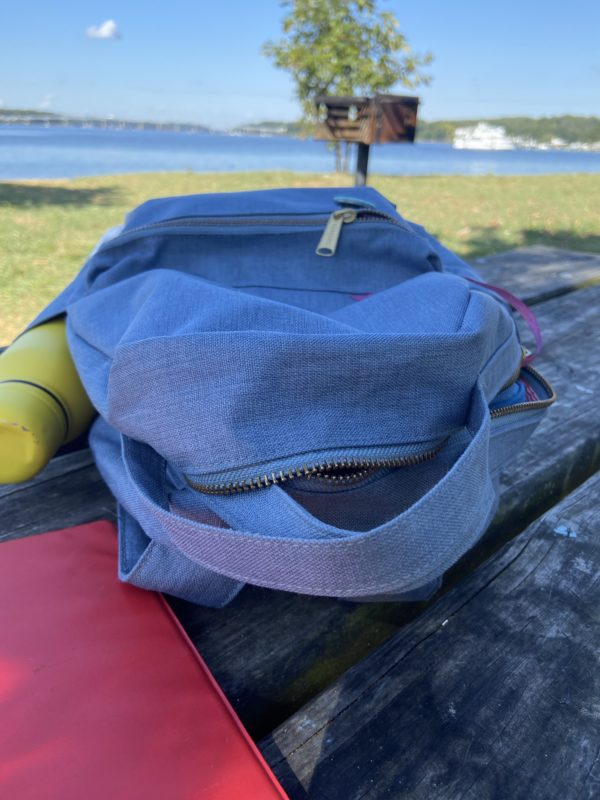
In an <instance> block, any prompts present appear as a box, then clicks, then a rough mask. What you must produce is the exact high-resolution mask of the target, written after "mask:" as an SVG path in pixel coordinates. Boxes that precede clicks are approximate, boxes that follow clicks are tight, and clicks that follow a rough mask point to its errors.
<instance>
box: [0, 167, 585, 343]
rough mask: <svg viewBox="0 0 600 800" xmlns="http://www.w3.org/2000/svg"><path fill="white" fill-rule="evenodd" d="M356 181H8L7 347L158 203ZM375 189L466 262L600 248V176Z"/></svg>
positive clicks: (282, 175) (422, 182) (146, 177)
mask: <svg viewBox="0 0 600 800" xmlns="http://www.w3.org/2000/svg"><path fill="white" fill-rule="evenodd" d="M351 183H352V181H351V178H350V177H347V176H346V177H342V178H340V176H338V175H333V174H328V175H310V174H305V173H291V172H255V173H252V172H248V173H218V174H194V173H151V174H134V175H115V176H103V177H97V178H78V179H75V180H55V181H20V182H18V183H12V182H11V183H0V287H1V288H0V343H6V342H8V341H10V340H11V339H12V338H13V337H14V336H15V335H16V333H18V331H19V330H21V329H22V328H23V326H24V325H26V324H27V322H28V321H29V320H30V319H32V318H33V317H34V316H35V315H36V313H37V312H38V311H39V310H40V309H41V308H43V306H44V305H45V304H46V303H47V302H48V301H49V300H51V299H52V298H53V297H54V296H55V295H56V294H57V293H58V292H59V291H60V290H61V289H62V288H63V287H64V286H65V285H66V284H67V283H68V282H69V281H70V280H71V278H72V277H73V276H74V275H75V274H76V272H77V271H78V269H79V268H80V267H81V265H82V263H83V262H84V260H85V257H86V254H87V253H88V252H89V250H90V249H91V248H92V247H93V245H94V243H95V242H96V240H97V239H98V238H99V237H100V235H101V234H102V232H103V231H104V230H105V229H106V228H108V227H110V226H112V225H116V224H118V223H119V222H120V221H121V220H122V218H123V216H124V215H125V214H126V213H127V211H129V210H130V209H131V208H132V207H134V206H136V205H138V204H139V203H141V202H143V201H144V200H147V199H148V198H150V197H159V196H165V195H176V194H188V193H195V192H220V191H243V190H246V189H266V188H275V187H283V186H337V185H345V186H349V185H351ZM371 183H372V185H373V186H375V187H376V188H377V189H379V190H380V191H381V192H383V193H384V194H385V195H386V196H387V197H389V198H390V199H391V200H392V201H393V202H394V203H396V204H397V206H398V209H399V210H400V211H401V213H402V214H403V215H404V216H406V217H408V218H409V219H413V220H415V221H417V222H420V223H421V224H423V225H425V226H426V227H427V228H428V229H429V230H431V231H432V232H433V233H435V234H436V235H437V236H438V237H439V238H440V239H441V240H442V241H443V242H444V244H446V245H447V246H448V247H450V248H452V249H454V250H456V251H457V252H458V253H460V254H461V255H462V256H464V257H465V258H477V257H480V256H482V255H485V254H487V253H491V252H497V251H500V250H508V249H511V248H513V247H519V246H522V245H530V244H546V245H551V246H556V247H564V248H570V249H577V250H590V251H595V252H600V175H550V176H540V177H529V176H526V177H492V176H487V177H459V176H456V177H454V176H452V177H438V176H431V177H411V178H402V177H377V176H375V177H373V178H372V180H371Z"/></svg>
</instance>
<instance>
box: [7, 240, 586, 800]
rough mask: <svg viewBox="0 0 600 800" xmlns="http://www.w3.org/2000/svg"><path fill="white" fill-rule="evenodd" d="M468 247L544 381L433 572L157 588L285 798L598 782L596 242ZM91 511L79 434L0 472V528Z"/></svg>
mask: <svg viewBox="0 0 600 800" xmlns="http://www.w3.org/2000/svg"><path fill="white" fill-rule="evenodd" d="M476 267H477V268H478V269H479V270H480V272H481V274H482V275H483V276H484V279H485V280H486V281H488V282H489V283H491V284H497V285H502V286H504V287H506V288H507V289H509V290H510V291H512V292H514V293H515V294H517V295H520V296H521V297H523V299H525V300H526V301H527V302H528V303H529V304H531V305H532V306H534V308H535V313H536V315H537V317H538V319H539V322H540V325H541V328H542V331H543V333H544V339H545V344H544V351H543V353H542V356H541V357H540V359H539V361H538V363H537V365H538V366H539V368H540V369H541V370H542V372H543V374H544V375H545V377H547V378H548V380H549V381H550V382H551V383H552V384H553V385H554V387H555V389H556V391H557V394H558V401H557V402H556V404H555V405H554V406H553V407H552V408H551V409H550V411H549V413H548V414H547V416H546V418H545V420H544V422H543V423H542V424H541V425H540V427H539V428H538V430H537V431H536V433H535V434H534V436H533V437H532V438H531V439H530V441H529V443H528V444H527V446H526V447H525V448H524V450H523V451H522V452H521V454H520V455H519V457H518V458H517V459H516V461H515V462H514V463H513V464H512V465H511V468H510V470H509V471H507V472H506V474H505V475H504V477H503V482H502V498H501V504H500V509H499V511H498V514H497V516H496V518H495V520H494V522H493V524H492V526H491V528H490V529H489V530H488V532H487V533H486V534H485V536H484V537H483V538H482V540H481V541H480V542H479V544H478V545H477V546H476V547H475V548H474V549H472V550H471V551H470V552H469V553H468V554H467V555H466V556H465V557H464V558H463V559H462V560H461V562H460V563H459V564H457V565H456V566H455V567H454V568H453V569H452V570H451V571H450V572H449V574H448V575H447V576H446V579H445V581H444V585H443V587H442V589H441V590H440V592H439V593H438V594H437V595H436V596H435V597H434V598H433V599H431V600H429V601H427V602H417V603H373V604H357V603H349V602H343V601H338V600H332V599H327V598H317V597H305V596H299V595H293V594H289V593H284V592H275V591H270V590H266V589H260V588H255V587H247V588H246V589H244V590H243V591H242V593H241V594H240V595H239V596H238V598H237V599H236V600H234V601H233V603H232V604H231V605H230V606H228V607H227V608H226V609H224V610H220V611H215V610H211V609H206V608H202V607H198V606H194V605H192V604H190V603H186V602H184V601H181V600H177V599H174V598H169V602H170V604H171V606H172V608H173V609H174V611H175V613H176V614H177V616H178V617H179V619H180V620H181V622H182V623H183V625H184V627H185V628H186V630H187V632H188V634H189V636H190V637H191V639H192V641H193V642H194V643H195V645H196V646H197V648H198V650H199V652H200V653H201V655H202V656H203V658H204V659H205V661H206V662H207V663H208V665H209V667H210V669H211V670H212V672H213V674H214V675H215V677H216V678H217V680H218V681H219V683H220V685H221V687H222V688H223V689H224V691H225V693H226V694H227V696H228V697H229V700H230V701H231V703H232V704H233V706H234V708H235V709H236V711H237V713H238V714H239V716H240V717H241V719H242V721H243V723H244V724H245V725H246V727H247V729H248V730H249V732H250V733H251V735H252V736H253V737H254V739H255V740H257V741H258V742H259V745H260V748H261V750H262V752H263V754H264V756H265V757H266V759H267V761H268V762H269V763H270V765H271V767H272V768H273V770H274V772H275V774H276V775H277V776H278V778H279V780H280V781H281V783H282V785H283V786H284V788H285V789H286V790H287V792H288V793H289V795H290V797H291V798H294V799H295V798H311V799H312V798H315V799H316V798H319V799H322V800H337V799H338V798H339V799H340V800H342V799H343V800H352V799H353V798H356V800H358V798H361V799H363V800H364V799H365V798H368V800H373V799H374V798H384V797H385V798H411V800H412V799H415V800H418V799H420V798H427V800H433V799H434V798H443V800H454V799H455V798H456V800H458V798H463V799H464V800H468V799H469V798H471V799H472V800H475V798H477V800H486V798H511V800H518V798H527V800H531V798H533V799H534V800H535V799H536V798H543V799H544V800H546V798H557V799H558V798H560V799H561V800H563V798H575V797H578V798H597V797H600V664H599V653H600V473H597V474H595V473H596V470H598V467H599V466H600V402H599V397H600V256H598V255H593V254H586V253H574V252H567V251H561V250H556V249H553V248H546V247H529V248H523V249H519V250H514V251H511V252H508V253H503V254H499V255H495V256H492V257H489V258H486V259H482V260H480V261H479V262H478V263H477V264H476ZM101 518H104V519H114V518H115V508H114V501H113V498H112V496H111V494H110V493H109V491H108V489H107V488H106V486H105V484H104V482H103V481H102V479H101V477H100V475H99V474H98V472H97V470H96V468H95V466H94V463H93V460H92V457H91V455H90V452H89V451H88V450H87V449H85V448H84V449H80V450H77V451H74V452H70V453H66V454H63V455H59V456H58V457H57V458H55V459H54V460H53V461H52V462H51V463H50V464H49V466H48V467H47V468H46V469H45V470H44V471H43V472H42V473H41V474H40V475H38V476H37V477H36V478H35V479H34V480H32V481H30V482H28V483H26V484H22V485H17V486H2V487H0V540H3V539H4V540H6V539H11V538H16V537H21V536H31V535H34V534H38V533H40V532H42V531H48V530H52V529H56V528H63V527H67V526H70V525H76V524H80V523H83V522H88V521H90V520H94V519H101ZM115 580H116V565H115ZM257 800H258V799H257Z"/></svg>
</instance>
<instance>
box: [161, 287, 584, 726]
mask: <svg viewBox="0 0 600 800" xmlns="http://www.w3.org/2000/svg"><path fill="white" fill-rule="evenodd" d="M599 309H600V287H593V288H590V289H585V290H582V291H578V292H574V293H571V294H568V295H565V296H563V297H560V298H556V299H554V300H550V301H548V302H546V303H542V304H541V305H540V306H538V309H537V311H538V315H539V318H540V322H541V324H542V328H543V329H544V331H545V332H546V347H545V351H544V356H543V359H542V360H541V364H540V368H541V369H542V370H543V372H544V374H545V375H547V377H548V378H549V379H550V380H551V381H552V382H553V383H554V384H555V386H556V388H557V391H558V393H559V400H558V402H557V403H556V405H555V406H554V407H553V408H552V409H551V411H550V412H549V414H548V415H547V417H546V419H545V420H544V422H543V424H542V425H541V426H540V429H539V430H538V431H537V432H536V434H535V435H534V437H532V439H531V440H530V442H529V443H528V445H527V446H526V447H525V448H524V450H523V452H522V453H521V454H520V456H519V457H518V458H517V460H516V461H515V464H514V468H513V470H512V471H511V472H510V473H509V474H507V475H506V476H505V478H504V494H503V502H502V504H501V508H500V512H499V516H498V521H497V522H496V524H495V525H494V526H493V528H492V531H491V532H490V534H489V535H487V536H486V537H485V538H484V540H483V541H482V542H481V544H480V545H479V546H478V547H477V548H475V549H474V550H473V551H471V553H469V554H468V558H466V559H465V560H464V562H463V564H461V565H460V567H458V568H455V569H454V570H453V571H452V573H451V575H450V578H449V581H448V583H447V586H448V585H451V583H452V582H453V581H454V580H457V579H458V577H460V576H461V575H462V574H464V573H465V570H467V569H472V568H473V567H474V566H475V565H476V564H477V563H480V562H481V561H482V560H483V559H484V558H485V557H487V555H489V553H490V552H491V551H493V549H495V548H496V549H497V548H498V547H499V546H500V545H501V544H502V543H503V542H504V541H506V540H507V539H508V538H511V537H512V536H513V535H514V534H515V533H517V532H518V531H519V530H522V529H523V528H524V527H525V526H526V525H527V524H528V523H529V522H530V521H531V520H532V519H534V518H536V517H537V516H539V515H540V514H541V513H542V512H543V511H544V510H546V509H547V508H549V507H550V506H551V505H553V504H554V503H556V502H557V501H558V500H559V499H560V498H561V497H562V496H564V495H565V494H566V493H567V492H568V491H570V490H572V489H573V488H574V487H576V486H577V485H578V484H579V483H581V482H582V481H583V480H585V478H586V477H587V476H589V475H590V474H592V473H593V472H594V470H595V469H596V468H598V465H599V464H600V424H599V423H600V407H599V404H598V399H597V398H598V396H599V393H600V348H597V347H590V348H586V347H585V343H586V342H591V341H593V339H594V337H595V336H597V331H598V330H599V329H600V324H599V323H600V319H599V317H600V311H599ZM174 607H175V610H176V612H177V613H178V615H179V617H180V619H181V620H182V622H183V624H184V625H185V627H186V628H187V630H188V631H189V632H190V634H191V636H192V638H193V640H194V642H195V644H196V645H197V647H198V649H199V650H200V652H201V653H202V655H203V657H204V658H205V659H206V660H207V662H208V664H209V666H210V668H211V669H212V670H213V672H214V674H215V675H216V677H217V679H218V680H219V682H220V684H221V686H222V687H223V688H224V690H225V691H226V693H227V694H228V696H229V697H230V698H231V700H232V702H233V704H234V706H235V707H236V710H237V711H238V713H239V714H240V715H241V717H242V720H243V721H244V723H245V724H246V725H247V726H248V727H249V729H250V731H251V732H252V734H253V735H254V736H255V737H256V738H260V736H262V735H265V734H266V733H267V732H268V731H269V730H271V729H272V728H273V727H275V725H277V724H279V723H280V722H281V721H283V720H284V719H285V718H286V717H287V716H289V715H290V714H291V713H293V711H294V710H295V709H296V708H298V707H299V705H301V704H302V703H303V702H306V701H307V700H309V699H310V698H311V697H313V696H314V695H315V694H316V693H317V692H318V691H320V690H321V689H323V688H324V687H325V686H327V685H328V684H329V683H330V682H331V681H333V680H335V679H336V678H337V677H338V676H339V675H341V674H342V673H343V672H344V671H345V670H346V669H348V668H349V667H350V666H352V664H354V663H355V662H356V661H357V660H358V659H359V658H361V657H362V656H364V655H366V654H367V653H369V652H371V651H372V650H373V649H374V648H375V647H376V646H377V645H379V644H381V643H382V642H384V641H385V640H386V639H388V638H389V637H390V636H392V635H393V634H394V632H396V631H397V630H399V629H400V628H401V627H402V626H403V625H405V624H406V623H407V622H408V621H409V620H410V619H413V618H414V617H415V616H416V615H418V614H419V613H421V612H422V611H423V609H424V608H425V604H422V603H414V604H413V603H411V604H406V603H404V604H399V603H387V604H383V603H376V604H367V605H354V604H351V603H345V602H340V601H336V600H328V599H325V598H309V597H301V596H297V595H291V594H287V593H282V592H269V591H266V590H261V589H246V590H244V591H243V592H242V593H241V594H240V596H239V597H238V598H237V599H236V600H235V601H234V603H233V604H232V605H231V606H230V607H229V608H228V609H226V610H224V611H211V610H210V609H204V608H200V607H196V606H193V605H191V604H187V603H183V602H180V601H176V602H174Z"/></svg>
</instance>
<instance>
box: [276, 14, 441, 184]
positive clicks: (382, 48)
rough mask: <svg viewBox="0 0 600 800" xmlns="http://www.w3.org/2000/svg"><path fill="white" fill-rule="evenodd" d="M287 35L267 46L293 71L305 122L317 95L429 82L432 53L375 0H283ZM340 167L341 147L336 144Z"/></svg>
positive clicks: (314, 111)
mask: <svg viewBox="0 0 600 800" xmlns="http://www.w3.org/2000/svg"><path fill="white" fill-rule="evenodd" d="M282 5H283V6H284V7H285V8H287V13H286V14H285V16H284V18H283V36H282V38H281V39H280V40H279V41H277V42H267V43H266V44H265V45H264V46H263V52H264V53H265V54H266V55H267V56H268V57H269V58H271V59H272V61H273V63H274V64H275V66H276V67H278V68H280V69H285V70H287V71H289V72H290V74H291V76H292V78H293V80H294V83H295V85H296V95H297V97H298V100H299V101H300V105H301V107H302V111H303V114H304V121H305V123H306V124H307V126H312V125H314V123H315V122H316V121H317V108H316V106H315V97H318V96H319V95H373V94H376V93H378V92H386V91H389V90H390V89H392V88H393V87H394V86H396V85H398V84H399V85H401V86H404V87H406V88H409V89H413V88H415V87H416V86H419V85H421V84H427V83H429V76H428V75H427V74H425V73H424V72H423V68H424V67H426V66H427V65H428V64H430V63H431V61H432V55H431V54H430V53H424V54H422V55H419V54H416V53H413V51H412V50H411V48H410V46H409V44H408V42H407V41H406V38H405V37H404V34H403V33H402V32H401V31H400V25H399V23H398V20H397V19H396V17H395V16H394V14H392V13H391V12H390V11H382V10H381V9H380V8H379V7H378V2H377V0H283V2H282ZM336 156H337V157H336V165H337V166H338V168H339V164H340V159H339V147H338V148H336Z"/></svg>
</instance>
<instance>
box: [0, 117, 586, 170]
mask: <svg viewBox="0 0 600 800" xmlns="http://www.w3.org/2000/svg"><path fill="white" fill-rule="evenodd" d="M369 169H370V171H371V172H373V173H379V174H385V175H434V174H435V175H486V174H487V175H543V174H551V173H559V172H563V173H564V172H571V173H572V172H600V152H595V153H592V152H567V151H560V150H506V151H497V152H494V151H476V150H454V149H453V148H452V147H451V146H450V145H447V144H431V143H422V144H415V145H406V144H397V145H376V146H374V147H372V148H371V159H370V165H369ZM172 170H178V171H179V170H184V171H185V170H191V171H194V172H238V171H254V170H293V171H295V172H332V171H333V154H332V153H331V151H330V150H329V149H328V147H327V145H326V144H325V143H324V142H315V141H312V140H301V139H292V138H288V137H260V136H227V135H225V134H217V133H175V132H171V131H169V132H166V131H165V132H162V131H138V130H111V129H106V130H99V129H94V128H87V129H86V128H44V127H36V126H19V125H10V126H8V125H3V126H0V179H3V180H18V179H21V178H74V177H80V176H84V175H106V174H114V173H125V172H163V171H172Z"/></svg>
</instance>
